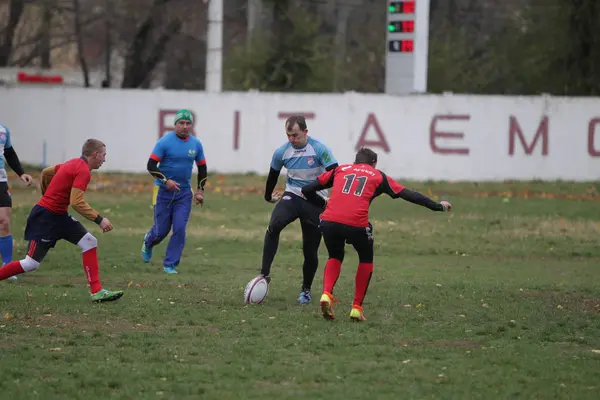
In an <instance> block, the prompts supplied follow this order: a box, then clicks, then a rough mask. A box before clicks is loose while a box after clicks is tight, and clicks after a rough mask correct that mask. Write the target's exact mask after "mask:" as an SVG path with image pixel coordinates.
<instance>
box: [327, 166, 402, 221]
mask: <svg viewBox="0 0 600 400" xmlns="http://www.w3.org/2000/svg"><path fill="white" fill-rule="evenodd" d="M317 180H318V181H319V184H320V185H321V186H322V187H331V188H332V189H331V195H330V197H329V200H328V201H327V206H326V208H325V211H324V212H323V213H322V214H321V219H322V220H323V221H330V222H337V223H340V224H345V225H350V226H356V227H359V228H366V227H368V226H369V206H370V205H371V201H373V199H374V198H375V197H377V196H379V195H381V194H383V193H385V194H387V195H389V196H390V197H398V194H399V193H400V192H401V191H402V190H404V186H402V185H401V184H399V183H398V182H396V181H395V180H393V179H392V178H390V177H388V176H387V175H386V174H384V173H383V172H381V171H380V170H378V169H376V168H373V167H372V166H370V165H368V164H345V165H340V166H339V167H337V168H335V169H332V170H331V171H328V172H325V173H323V174H321V175H319V177H318V178H317Z"/></svg>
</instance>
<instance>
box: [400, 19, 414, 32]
mask: <svg viewBox="0 0 600 400" xmlns="http://www.w3.org/2000/svg"><path fill="white" fill-rule="evenodd" d="M414 31H415V21H402V32H414Z"/></svg>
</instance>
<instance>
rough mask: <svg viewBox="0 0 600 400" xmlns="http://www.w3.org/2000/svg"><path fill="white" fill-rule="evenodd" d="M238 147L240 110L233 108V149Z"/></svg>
mask: <svg viewBox="0 0 600 400" xmlns="http://www.w3.org/2000/svg"><path fill="white" fill-rule="evenodd" d="M239 148H240V112H239V111H238V110H235V111H234V113H233V149H234V150H237V149H239Z"/></svg>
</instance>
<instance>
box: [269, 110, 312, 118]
mask: <svg viewBox="0 0 600 400" xmlns="http://www.w3.org/2000/svg"><path fill="white" fill-rule="evenodd" d="M294 115H302V116H303V117H304V119H315V118H316V115H315V113H313V112H285V111H279V112H278V113H277V118H279V119H288V118H289V117H293V116H294Z"/></svg>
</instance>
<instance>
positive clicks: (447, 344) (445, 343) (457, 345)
mask: <svg viewBox="0 0 600 400" xmlns="http://www.w3.org/2000/svg"><path fill="white" fill-rule="evenodd" d="M400 345H401V346H403V347H435V348H445V349H478V348H480V347H481V344H480V343H479V342H476V341H474V340H449V339H437V340H419V339H417V340H405V341H401V342H400Z"/></svg>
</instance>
